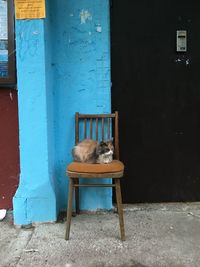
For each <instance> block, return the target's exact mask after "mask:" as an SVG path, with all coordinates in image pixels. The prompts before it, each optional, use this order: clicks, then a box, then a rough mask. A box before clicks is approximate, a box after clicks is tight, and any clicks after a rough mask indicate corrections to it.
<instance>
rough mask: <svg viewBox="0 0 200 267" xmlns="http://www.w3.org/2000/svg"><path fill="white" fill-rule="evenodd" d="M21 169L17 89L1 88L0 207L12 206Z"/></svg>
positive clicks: (8, 207) (9, 207)
mask: <svg viewBox="0 0 200 267" xmlns="http://www.w3.org/2000/svg"><path fill="white" fill-rule="evenodd" d="M19 170H20V168H19V130H18V102H17V91H16V90H13V89H8V88H7V89H0V208H5V209H11V208H12V198H13V195H14V194H15V191H16V189H17V187H18V183H19V172H20V171H19Z"/></svg>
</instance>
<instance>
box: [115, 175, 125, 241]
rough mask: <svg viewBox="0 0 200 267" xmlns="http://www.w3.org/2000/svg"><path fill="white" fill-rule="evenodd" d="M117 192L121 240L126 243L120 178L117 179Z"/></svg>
mask: <svg viewBox="0 0 200 267" xmlns="http://www.w3.org/2000/svg"><path fill="white" fill-rule="evenodd" d="M115 192H116V200H117V211H118V215H119V225H120V233H121V240H122V241H124V240H125V229H124V216H123V208H122V196H121V186H120V179H119V178H115Z"/></svg>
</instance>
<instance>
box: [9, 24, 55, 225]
mask: <svg viewBox="0 0 200 267" xmlns="http://www.w3.org/2000/svg"><path fill="white" fill-rule="evenodd" d="M44 28H45V27H44V21H43V20H22V21H16V49H17V78H18V104H19V128H20V133H19V134H20V169H21V170H20V184H19V188H18V190H17V192H16V194H15V196H14V199H13V206H14V220H15V224H28V223H31V222H36V221H55V220H56V216H57V212H56V196H55V189H54V181H53V164H52V157H51V156H50V153H49V151H50V148H51V146H52V139H53V138H52V135H53V136H54V134H53V127H52V126H50V125H49V123H48V121H49V120H52V118H51V113H50V109H51V107H50V106H49V102H50V99H48V98H49V94H48V93H47V91H48V90H49V88H47V85H48V83H47V81H48V78H49V77H48V75H49V74H48V73H47V68H46V57H47V54H45V52H46V53H47V52H48V51H47V50H46V49H45V48H46V47H45V39H44V37H45V32H44ZM50 90H51V89H50Z"/></svg>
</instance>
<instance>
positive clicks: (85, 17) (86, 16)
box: [80, 9, 92, 24]
mask: <svg viewBox="0 0 200 267" xmlns="http://www.w3.org/2000/svg"><path fill="white" fill-rule="evenodd" d="M80 19H81V24H85V23H86V21H87V20H92V15H91V14H90V12H89V11H88V10H85V9H82V10H81V12H80Z"/></svg>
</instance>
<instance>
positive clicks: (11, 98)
mask: <svg viewBox="0 0 200 267" xmlns="http://www.w3.org/2000/svg"><path fill="white" fill-rule="evenodd" d="M9 96H10V100H11V101H13V95H12V92H10V93H9Z"/></svg>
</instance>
